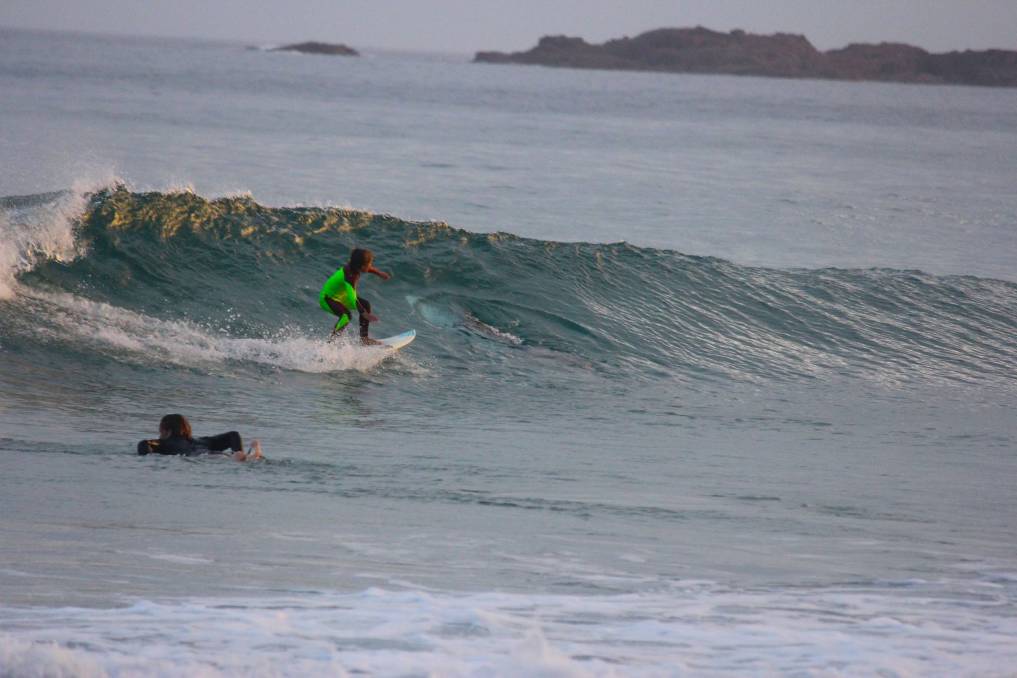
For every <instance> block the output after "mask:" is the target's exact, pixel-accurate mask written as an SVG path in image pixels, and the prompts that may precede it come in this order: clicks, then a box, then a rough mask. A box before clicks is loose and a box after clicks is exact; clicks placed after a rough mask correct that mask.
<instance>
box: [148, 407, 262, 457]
mask: <svg viewBox="0 0 1017 678" xmlns="http://www.w3.org/2000/svg"><path fill="white" fill-rule="evenodd" d="M226 450H229V451H230V453H231V454H229V457H230V458H231V459H233V460H235V461H253V460H255V459H262V458H263V457H262V454H261V443H259V442H258V441H257V440H255V441H253V442H252V443H251V449H249V450H248V451H247V452H244V441H243V440H242V439H241V437H240V434H239V433H237V432H236V431H227V432H226V433H220V434H219V435H217V436H205V437H201V438H195V437H194V436H193V434H192V433H191V423H190V422H189V421H187V417H185V416H184V415H182V414H167V415H166V416H165V417H163V418H162V419H161V420H160V421H159V438H158V439H156V440H142V441H141V442H140V443H138V454H141V455H145V454H177V455H182V456H185V457H193V456H196V455H199V454H222V455H226Z"/></svg>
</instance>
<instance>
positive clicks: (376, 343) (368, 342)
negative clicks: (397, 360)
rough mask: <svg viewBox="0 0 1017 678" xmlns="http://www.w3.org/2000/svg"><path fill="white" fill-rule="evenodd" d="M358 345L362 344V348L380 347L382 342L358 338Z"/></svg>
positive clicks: (368, 338)
mask: <svg viewBox="0 0 1017 678" xmlns="http://www.w3.org/2000/svg"><path fill="white" fill-rule="evenodd" d="M360 343H362V344H363V345H364V346H381V345H382V342H380V341H378V340H377V339H372V338H371V337H361V338H360Z"/></svg>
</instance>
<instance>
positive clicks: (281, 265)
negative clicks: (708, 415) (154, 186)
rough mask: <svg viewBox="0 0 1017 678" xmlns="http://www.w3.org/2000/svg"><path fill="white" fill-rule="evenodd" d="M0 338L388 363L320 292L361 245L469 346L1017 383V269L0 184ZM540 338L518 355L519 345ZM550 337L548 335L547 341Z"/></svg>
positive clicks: (786, 376)
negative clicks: (1007, 274)
mask: <svg viewBox="0 0 1017 678" xmlns="http://www.w3.org/2000/svg"><path fill="white" fill-rule="evenodd" d="M0 208H2V216H0V228H2V229H3V236H4V237H3V243H4V244H3V249H2V250H0V307H2V308H3V313H2V319H0V345H2V346H3V347H4V348H8V349H14V350H24V351H27V350H41V351H56V350H61V351H67V350H73V351H75V352H77V353H79V354H80V353H85V354H90V353H92V352H96V353H100V354H103V355H104V356H106V357H110V356H111V357H113V358H114V359H117V360H126V361H140V362H143V363H147V362H151V361H157V362H162V363H169V364H176V365H183V366H188V367H194V366H200V365H203V364H208V363H221V362H224V361H234V362H237V361H239V362H254V363H265V364H269V365H272V366H275V367H279V368H283V369H294V370H301V371H312V372H314V371H333V370H341V369H349V368H369V367H371V366H372V365H373V364H374V361H373V359H368V358H365V357H364V356H363V352H358V350H357V349H356V348H355V347H352V346H339V347H328V346H326V345H324V343H323V342H322V341H321V340H322V339H323V338H324V337H326V336H327V333H328V330H329V327H330V322H329V316H328V315H327V314H325V313H324V312H322V311H321V310H319V308H318V305H317V292H318V289H319V287H320V285H321V284H322V282H323V281H324V280H325V279H326V277H327V276H328V275H329V274H331V273H332V272H333V271H334V270H335V268H336V267H337V266H339V265H340V264H341V263H342V262H343V261H345V259H346V257H347V256H348V253H349V250H350V248H352V247H354V246H366V247H369V248H370V249H372V250H374V251H375V254H376V262H377V265H378V266H379V267H380V268H382V269H383V270H387V271H391V272H392V273H393V274H394V278H393V280H391V281H389V282H387V283H384V284H382V283H380V282H376V281H375V280H372V281H371V282H370V283H369V284H367V285H365V286H364V287H363V290H362V291H363V294H364V296H366V297H368V298H369V299H371V300H372V302H373V303H374V305H375V308H376V310H377V312H378V314H379V315H380V316H381V317H382V319H383V320H384V321H385V323H384V325H381V326H378V327H377V329H375V330H373V331H374V332H375V333H376V334H394V333H396V332H399V331H402V330H403V329H405V328H406V327H417V329H418V330H419V332H420V336H421V338H420V339H419V340H418V345H419V347H420V350H421V351H423V352H424V353H426V354H427V355H428V356H429V357H430V358H432V359H434V360H437V361H466V360H468V359H469V358H468V357H466V356H464V355H463V353H464V351H465V350H466V349H468V348H470V347H474V346H476V345H477V344H478V343H483V342H486V344H485V345H488V346H489V347H490V348H489V349H488V350H491V351H499V352H501V354H502V355H507V356H515V355H521V356H525V355H542V356H546V355H550V356H554V357H555V358H557V359H558V360H557V361H556V364H558V365H561V366H562V369H569V368H570V367H577V366H578V367H585V368H592V369H594V370H596V371H601V372H603V373H605V374H609V375H617V374H625V375H634V376H637V377H640V378H647V377H650V378H654V377H659V376H668V377H675V378H679V379H683V380H698V379H708V380H710V379H733V380H740V381H760V380H774V379H776V380H802V379H804V380H815V379H829V378H835V377H842V376H846V377H861V378H866V379H874V380H878V381H883V382H893V383H906V382H911V381H921V382H929V381H931V382H955V383H978V384H983V385H984V384H988V383H995V384H998V385H1004V386H1005V387H1007V388H1010V387H1012V386H1013V385H1014V382H1015V380H1017V376H1015V375H1017V340H1015V337H1017V317H1015V314H1014V312H1013V309H1014V308H1017V285H1015V284H1013V283H1009V282H1005V281H999V280H991V279H980V278H974V277H937V276H932V275H927V274H925V273H922V272H919V271H897V270H886V269H878V270H875V269H874V270H841V269H822V270H773V269H763V268H749V267H743V266H739V265H736V264H733V263H731V262H728V261H724V260H720V259H714V258H703V257H692V256H687V255H684V254H681V253H677V252H673V251H664V250H655V249H647V248H638V247H633V246H630V245H628V244H625V243H617V244H586V243H560V242H547V241H541V240H532V239H525V238H519V237H515V236H511V235H506V234H501V233H497V234H476V233H470V232H467V231H463V230H460V229H456V228H452V227H450V226H448V225H447V224H444V223H440V222H410V221H403V220H400V219H397V218H395V217H391V216H386V215H375V214H370V213H366V212H360V211H354V210H348V209H341V208H319V207H307V208H298V207H287V208H276V207H266V206H263V205H260V204H258V203H257V202H255V201H254V200H253V199H251V198H250V197H226V198H219V199H214V200H211V199H206V198H203V197H201V196H198V195H195V194H193V193H190V192H186V191H185V192H171V193H161V192H153V193H136V192H132V191H130V190H128V189H127V188H126V187H123V186H115V187H112V188H108V189H104V190H101V191H98V192H94V193H90V194H87V195H84V196H81V195H76V194H73V193H71V192H62V193H54V194H45V195H38V196H28V197H12V198H4V199H0ZM520 350H521V351H522V353H513V352H517V351H520ZM527 351H529V353H527Z"/></svg>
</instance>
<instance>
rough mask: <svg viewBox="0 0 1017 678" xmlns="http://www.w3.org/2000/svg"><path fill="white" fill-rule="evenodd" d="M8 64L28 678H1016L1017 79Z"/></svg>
mask: <svg viewBox="0 0 1017 678" xmlns="http://www.w3.org/2000/svg"><path fill="white" fill-rule="evenodd" d="M0 91H2V92H4V96H3V97H0V119H2V120H3V121H4V125H3V128H2V131H0V159H2V160H3V161H4V162H2V163H0V365H2V367H0V516H2V518H0V676H63V675H74V676H133V675H159V676H175V675H207V676H234V675H237V676H239V675H263V676H280V675H284V676H289V675H294V676H297V675H320V674H325V675H356V674H367V675H440V676H480V675H483V676H487V675H497V676H516V675H542V676H629V675H633V676H677V675H746V674H751V675H769V674H781V675H786V674H793V675H923V676H924V675H942V676H956V675H980V676H981V675H1000V676H1004V675H1013V674H1014V672H1013V668H1012V667H1013V666H1015V665H1017V650H1015V644H1014V642H1013V639H1014V638H1015V637H1017V495H1015V493H1014V491H1013V479H1014V478H1015V477H1017V475H1015V471H1017V424H1015V418H1014V417H1013V412H1014V408H1015V405H1017V313H1015V309H1017V276H1015V275H1014V271H1015V270H1017V268H1015V266H1014V264H1015V260H1017V232H1015V231H1014V228H1013V226H1014V224H1015V223H1017V199H1015V197H1014V194H1013V191H1012V187H1013V186H1014V185H1017V166H1014V164H1013V163H1012V160H1011V159H1012V157H1014V153H1015V152H1017V122H1015V120H1014V118H1013V116H1012V111H1013V110H1014V105H1015V104H1017V100H1015V94H1014V93H1013V92H1009V91H1001V90H979V89H973V88H956V87H918V86H897V85H882V84H872V83H825V82H813V81H781V80H759V79H754V78H734V77H714V76H678V75H662V74H626V73H607V72H593V71H588V72H570V71H567V70H561V69H552V70H548V69H539V68H527V67H521V66H490V65H480V64H471V63H469V62H468V59H467V58H466V57H462V56H457V55H422V54H396V53H384V52H371V51H370V50H368V53H367V56H366V57H364V58H362V59H359V60H351V59H344V60H334V59H324V58H316V57H306V56H299V55H282V54H274V53H270V52H266V51H264V50H258V49H247V46H245V45H239V44H231V43H204V42H188V41H173V40H155V39H144V40H142V39H126V38H111V37H97V36H84V35H69V34H56V33H36V32H23V31H21V32H19V31H7V30H0ZM353 247H369V248H370V249H372V250H373V251H374V252H375V255H376V263H377V265H378V266H379V267H380V268H381V269H382V270H385V271H390V272H392V273H393V278H392V279H391V280H390V281H386V282H383V281H380V280H378V279H375V278H372V279H371V280H365V281H363V282H362V284H361V294H363V295H364V296H365V297H367V298H369V299H370V300H371V302H372V305H373V307H374V308H375V310H376V313H378V315H379V316H380V321H379V323H377V324H376V325H374V326H372V333H374V334H376V335H378V336H383V335H389V334H396V333H398V332H401V331H403V330H405V329H409V328H415V329H416V330H417V332H418V338H417V340H416V341H415V342H414V343H413V344H411V345H410V346H409V347H407V348H406V349H404V350H402V351H400V352H399V353H397V354H395V355H387V356H383V355H380V354H379V353H378V352H376V351H371V350H369V349H365V348H363V347H361V346H359V345H357V344H356V343H354V342H351V341H341V342H337V343H332V344H330V343H327V342H326V341H325V339H326V338H327V337H328V333H329V330H330V328H331V322H330V320H329V318H330V316H329V315H328V314H326V313H324V312H322V311H321V310H320V309H319V307H318V304H317V293H318V290H319V289H320V286H321V284H322V283H323V282H324V280H325V279H326V278H327V277H328V276H329V275H330V274H331V273H332V272H333V271H334V270H335V268H336V267H337V266H339V265H341V264H342V263H343V261H344V260H345V259H346V257H347V256H348V253H349V251H350V249H351V248H353ZM170 412H181V413H184V414H185V415H186V416H187V417H188V418H189V419H190V420H191V422H192V424H193V425H194V428H195V433H196V434H198V435H210V434H215V433H219V432H221V431H226V430H231V429H236V430H238V431H240V432H241V434H242V435H243V436H244V438H245V440H250V439H254V438H257V439H260V440H261V442H262V445H263V447H264V449H265V453H266V456H267V459H266V460H265V461H262V462H258V463H248V464H239V463H234V462H232V461H229V460H225V459H217V458H214V457H204V458H202V457H199V458H172V457H165V458H153V457H139V456H137V455H136V454H134V446H135V444H136V443H137V441H138V440H139V439H141V438H150V437H154V436H155V435H157V430H156V429H157V427H158V421H159V418H160V417H161V416H162V415H164V414H167V413H170Z"/></svg>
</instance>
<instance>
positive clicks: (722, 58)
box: [474, 26, 1017, 87]
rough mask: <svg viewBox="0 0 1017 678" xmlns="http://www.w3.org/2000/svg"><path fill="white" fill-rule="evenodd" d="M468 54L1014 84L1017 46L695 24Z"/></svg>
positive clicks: (491, 59)
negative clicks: (871, 41) (947, 46)
mask: <svg viewBox="0 0 1017 678" xmlns="http://www.w3.org/2000/svg"><path fill="white" fill-rule="evenodd" d="M474 61H477V62H487V63H520V64H539V65H543V66H560V67H565V68H599V69H611V70H635V71H666V72H672V73H727V74H732V75H757V76H768V77H780V78H826V79H834V80H883V81H893V82H923V83H953V84H962V85H988V86H995V87H1017V51H1010V50H1000V49H994V50H986V51H981V52H975V51H970V50H969V51H966V52H949V53H946V54H930V53H929V52H926V51H925V50H924V49H921V48H920V47H913V46H911V45H903V44H897V43H882V44H879V45H865V44H855V45H848V46H847V47H845V48H843V49H836V50H830V51H829V52H821V51H819V50H818V49H816V48H815V47H813V46H812V44H811V43H810V42H809V41H808V40H807V39H806V38H805V36H803V35H793V34H790V33H776V34H774V35H754V34H752V33H746V32H745V31H740V30H735V31H731V32H730V33H720V32H717V31H711V30H709V29H707V28H703V27H702V26H699V27H696V28H661V29H657V30H654V31H649V32H647V33H643V34H641V35H637V36H636V37H634V38H627V37H626V38H621V39H618V40H609V41H607V42H605V43H604V44H602V45H591V44H590V43H588V42H586V41H585V40H583V39H582V38H571V37H567V36H564V35H557V36H545V37H543V38H541V39H540V42H539V43H537V46H536V47H534V48H533V49H531V50H529V51H527V52H513V53H511V54H506V53H503V52H477V55H476V57H475V58H474Z"/></svg>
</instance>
